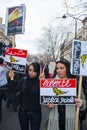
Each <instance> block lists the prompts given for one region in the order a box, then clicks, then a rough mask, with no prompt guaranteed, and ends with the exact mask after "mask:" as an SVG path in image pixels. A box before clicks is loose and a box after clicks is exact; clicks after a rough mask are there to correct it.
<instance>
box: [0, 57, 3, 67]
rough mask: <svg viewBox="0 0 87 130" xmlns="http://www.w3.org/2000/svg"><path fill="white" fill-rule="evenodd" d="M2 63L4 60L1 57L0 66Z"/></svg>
mask: <svg viewBox="0 0 87 130" xmlns="http://www.w3.org/2000/svg"><path fill="white" fill-rule="evenodd" d="M3 62H4V59H3V58H2V57H0V65H2V64H3Z"/></svg>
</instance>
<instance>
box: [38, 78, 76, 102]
mask: <svg viewBox="0 0 87 130" xmlns="http://www.w3.org/2000/svg"><path fill="white" fill-rule="evenodd" d="M75 97H76V79H66V80H60V79H41V80H40V103H41V104H48V103H49V102H51V103H52V102H53V103H54V104H75V102H74V98H75Z"/></svg>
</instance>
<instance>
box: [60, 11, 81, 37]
mask: <svg viewBox="0 0 87 130" xmlns="http://www.w3.org/2000/svg"><path fill="white" fill-rule="evenodd" d="M67 16H69V17H72V18H73V19H74V20H75V39H76V38H77V20H79V21H81V22H82V20H81V19H79V17H80V16H81V15H80V16H79V17H78V18H76V17H74V16H73V15H72V14H69V13H67V14H64V15H63V16H62V18H63V19H65V18H67Z"/></svg>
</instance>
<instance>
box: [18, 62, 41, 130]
mask: <svg viewBox="0 0 87 130" xmlns="http://www.w3.org/2000/svg"><path fill="white" fill-rule="evenodd" d="M27 73H28V74H27V77H26V78H25V77H24V78H23V79H22V80H21V81H20V83H19V84H18V86H17V91H18V96H19V98H20V102H19V103H20V104H19V111H18V117H19V123H20V127H21V130H30V128H31V130H40V124H41V106H40V83H39V74H40V65H39V64H38V63H37V62H33V63H31V64H30V65H29V66H28V70H27Z"/></svg>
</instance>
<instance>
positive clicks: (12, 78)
mask: <svg viewBox="0 0 87 130" xmlns="http://www.w3.org/2000/svg"><path fill="white" fill-rule="evenodd" d="M7 82H8V85H7V86H8V94H7V100H6V107H7V108H11V110H13V111H17V100H16V93H15V88H16V86H17V84H18V79H17V78H16V75H15V72H14V70H12V69H10V70H8V73H7Z"/></svg>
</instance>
